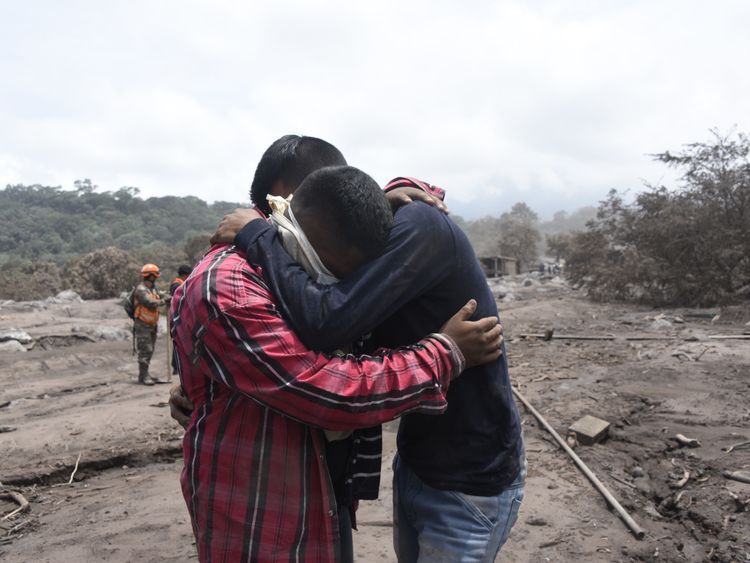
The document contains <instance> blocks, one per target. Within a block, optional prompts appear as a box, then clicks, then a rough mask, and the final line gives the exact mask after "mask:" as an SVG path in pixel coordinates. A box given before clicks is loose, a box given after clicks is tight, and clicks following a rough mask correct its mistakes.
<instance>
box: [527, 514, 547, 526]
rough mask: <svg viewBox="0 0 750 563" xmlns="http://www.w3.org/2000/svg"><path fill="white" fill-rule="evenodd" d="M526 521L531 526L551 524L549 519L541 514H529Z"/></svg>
mask: <svg viewBox="0 0 750 563" xmlns="http://www.w3.org/2000/svg"><path fill="white" fill-rule="evenodd" d="M526 523H527V524H528V525H529V526H549V522H547V520H545V519H544V518H541V517H539V516H529V517H528V518H527V519H526Z"/></svg>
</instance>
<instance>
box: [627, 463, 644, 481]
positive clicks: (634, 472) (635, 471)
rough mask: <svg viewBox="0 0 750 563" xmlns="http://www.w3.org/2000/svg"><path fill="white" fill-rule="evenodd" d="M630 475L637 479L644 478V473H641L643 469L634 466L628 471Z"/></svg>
mask: <svg viewBox="0 0 750 563" xmlns="http://www.w3.org/2000/svg"><path fill="white" fill-rule="evenodd" d="M630 474H631V475H632V476H633V477H635V478H636V479H637V478H638V477H643V476H645V475H646V472H645V471H643V467H641V466H639V465H636V466H635V467H634V468H633V469H631V470H630Z"/></svg>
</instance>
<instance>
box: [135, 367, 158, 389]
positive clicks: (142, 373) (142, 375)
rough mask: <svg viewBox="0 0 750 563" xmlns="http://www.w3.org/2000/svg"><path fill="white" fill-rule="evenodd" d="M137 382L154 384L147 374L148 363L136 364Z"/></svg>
mask: <svg viewBox="0 0 750 563" xmlns="http://www.w3.org/2000/svg"><path fill="white" fill-rule="evenodd" d="M138 383H141V384H142V385H153V384H154V380H153V379H151V376H150V375H149V374H148V364H138Z"/></svg>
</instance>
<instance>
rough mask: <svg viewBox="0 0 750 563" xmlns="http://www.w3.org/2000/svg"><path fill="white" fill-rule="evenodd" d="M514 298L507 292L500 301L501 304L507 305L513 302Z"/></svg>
mask: <svg viewBox="0 0 750 563" xmlns="http://www.w3.org/2000/svg"><path fill="white" fill-rule="evenodd" d="M515 298H516V296H515V295H513V294H512V293H510V292H508V293H506V294H505V297H503V299H502V301H503V303H508V302H509V301H513V300H515Z"/></svg>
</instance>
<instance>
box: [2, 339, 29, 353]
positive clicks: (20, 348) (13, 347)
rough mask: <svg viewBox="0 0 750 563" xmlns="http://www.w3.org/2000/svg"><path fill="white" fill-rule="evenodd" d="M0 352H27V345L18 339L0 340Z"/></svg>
mask: <svg viewBox="0 0 750 563" xmlns="http://www.w3.org/2000/svg"><path fill="white" fill-rule="evenodd" d="M0 352H26V346H24V345H23V344H21V343H20V342H19V341H18V340H8V341H6V342H0Z"/></svg>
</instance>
